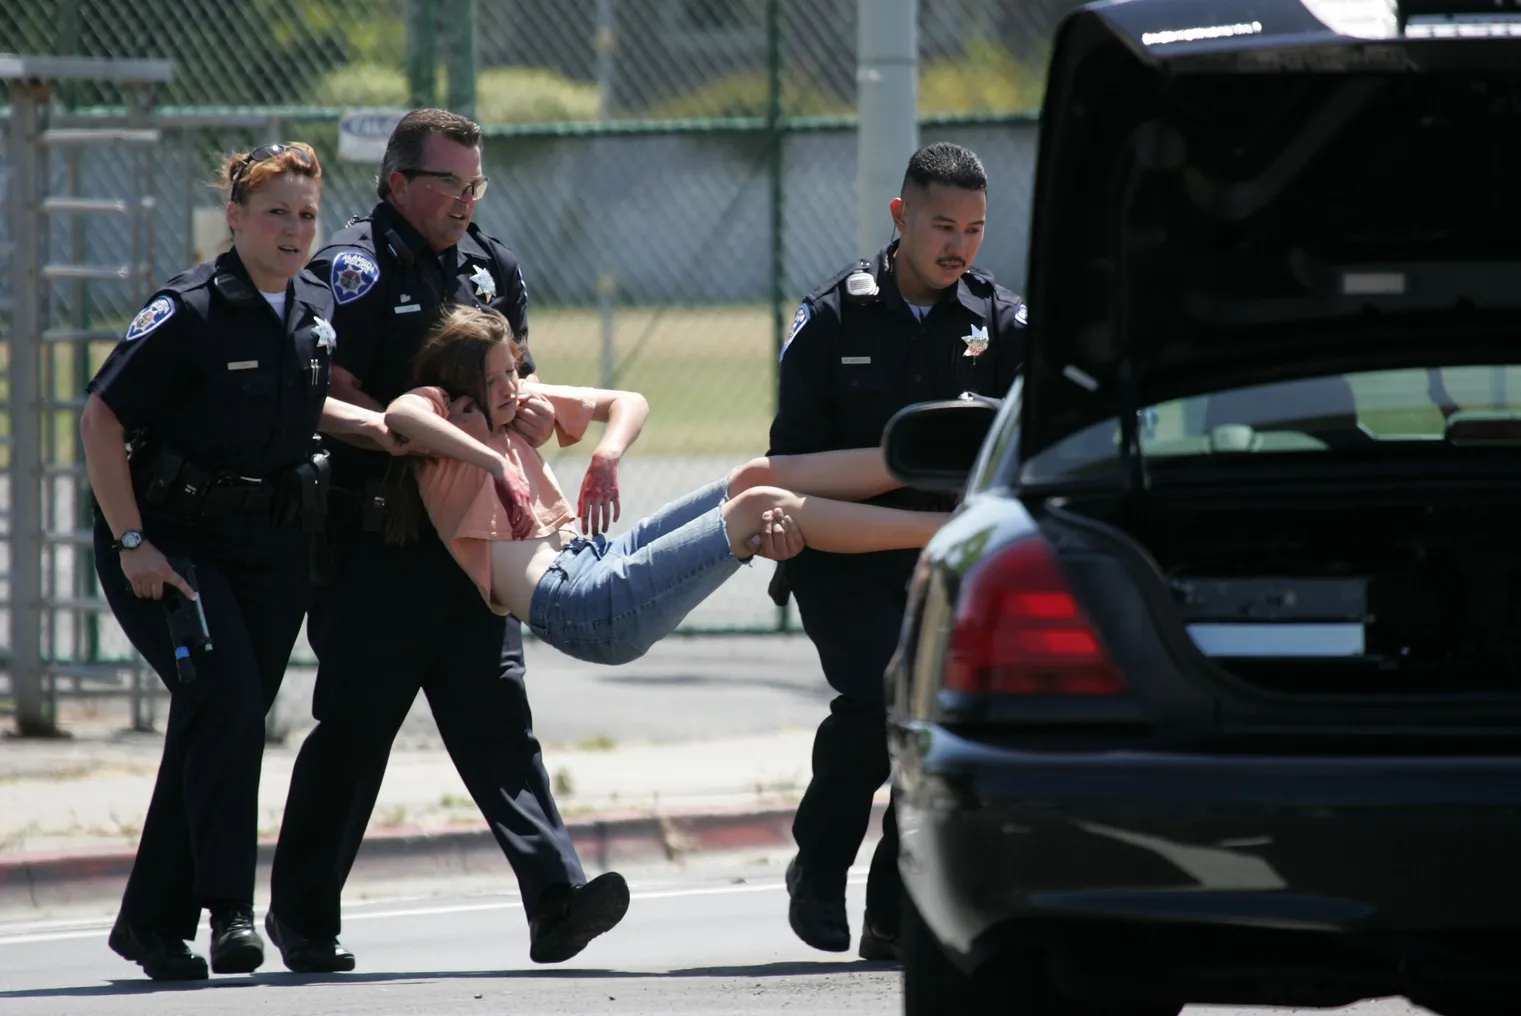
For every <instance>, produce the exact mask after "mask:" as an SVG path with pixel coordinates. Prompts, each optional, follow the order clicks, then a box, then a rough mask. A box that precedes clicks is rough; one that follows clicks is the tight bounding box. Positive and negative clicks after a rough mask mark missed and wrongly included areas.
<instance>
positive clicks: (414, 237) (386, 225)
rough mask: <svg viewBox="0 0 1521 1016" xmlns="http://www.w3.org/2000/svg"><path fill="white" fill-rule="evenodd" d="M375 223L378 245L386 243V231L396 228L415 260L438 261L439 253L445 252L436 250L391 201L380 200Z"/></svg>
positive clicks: (397, 233)
mask: <svg viewBox="0 0 1521 1016" xmlns="http://www.w3.org/2000/svg"><path fill="white" fill-rule="evenodd" d="M375 223H376V225H377V226H378V227H379V228H377V229H376V230H375V232H376V233H377V234H379V235H377V236H376V237H375V243H376V246H380V245H381V244H384V243H385V242H386V240H385V235H386V232H387V231H388V230H393V229H394V230H395V231H396V235H397V236H399V237H401V242H402V243H404V244H406V245H407V249H408V250H409V251H411V252H412V259H413V260H414V261H422V260H424V259H426V260H429V261H437V260H438V258H439V254H440V253H443V252H440V251H435V250H434V249H433V245H432V244H430V243H428V240H427V238H426V237H424V236H423V235H422V233H420V232H418V230H417V227H416V226H414V225H412V224H411V223H410V222H408V221H407V217H406V216H405V215H402V214H401V212H399V211H397V209H396V206H395V205H393V204H391V202H389V201H382V202H380V205H379V206H378V207H377V208H376V209H375Z"/></svg>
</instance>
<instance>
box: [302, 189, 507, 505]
mask: <svg viewBox="0 0 1521 1016" xmlns="http://www.w3.org/2000/svg"><path fill="white" fill-rule="evenodd" d="M306 278H307V281H309V282H311V283H314V284H320V285H325V286H326V287H327V288H328V290H329V292H330V294H331V298H332V302H333V305H334V308H333V326H334V328H335V329H336V330H337V333H338V344H337V351H336V353H335V358H334V362H335V363H336V364H337V365H338V366H340V367H342V368H343V369H344V370H347V371H348V372H349V373H351V374H353V375H354V376H355V378H357V379H358V382H359V386H360V389H361V390H362V391H363V392H364V393H365V394H366V395H368V396H370V397H371V398H373V399H375V400H376V401H378V402H379V403H380V404H381V405H382V406H385V405H387V404H389V403H390V401H391V400H392V399H394V398H396V397H397V396H398V395H401V394H402V393H404V392H406V391H407V390H409V389H410V388H412V387H413V385H412V378H411V363H412V359H413V357H414V356H415V355H416V354H417V352H418V350H419V349H421V348H422V345H423V342H424V341H425V340H426V338H427V336H428V333H429V331H430V330H431V329H432V328H433V326H434V325H435V324H437V323H438V321H439V319H440V318H441V317H442V316H443V313H444V310H445V309H446V308H447V307H448V306H450V305H454V304H466V305H476V306H482V307H491V308H493V309H494V310H498V311H500V312H501V313H502V314H503V315H504V316H505V317H506V318H507V320H508V322H509V323H510V324H511V325H512V330H513V333H514V334H515V335H516V336H517V338H518V340H519V341H520V342H522V343H524V344H525V346H524V359H523V364H522V366H521V367H520V369H519V373H520V374H522V375H525V376H526V375H528V374H532V373H533V372H534V371H535V369H536V368H535V366H534V362H533V357H532V355H531V354H529V353H528V351H527V347H526V343H527V340H528V290H527V287H526V286H525V285H524V282H523V272H522V270H521V269H520V268H519V267H518V261H517V258H516V257H515V256H514V255H513V253H512V251H511V250H509V249H508V248H507V247H506V246H505V245H504V244H502V243H501V242H499V241H497V240H495V239H493V238H491V237H489V236H487V235H486V234H484V233H482V232H481V231H480V229H479V228H478V227H476V225H475V224H474V223H471V225H470V229H469V231H468V232H467V233H466V234H465V236H464V237H463V238H462V239H461V240H460V242H459V243H458V244H457V245H456V246H454V247H451V248H449V249H448V250H446V251H444V252H443V253H441V254H439V253H435V252H434V251H433V250H432V248H431V247H430V246H429V245H428V242H427V240H425V239H424V238H423V236H422V234H421V233H419V232H418V231H417V230H416V229H414V228H413V227H412V225H411V223H409V222H407V220H406V219H405V218H403V217H402V215H401V214H400V213H399V212H397V211H396V210H395V209H394V208H392V207H391V205H390V204H389V203H387V202H384V201H382V202H381V203H380V204H378V205H376V206H375V209H374V210H373V211H372V212H371V213H370V215H369V216H367V217H365V218H360V219H355V220H353V221H352V222H350V223H349V225H347V226H346V227H344V228H343V229H342V230H340V231H338V232H337V233H335V234H334V235H333V237H332V238H331V240H329V242H328V244H327V245H326V246H325V247H323V248H322V249H321V250H320V251H318V252H317V255H316V257H314V258H313V259H312V261H311V263H310V264H309V265H308V266H307V269H306ZM330 444H331V449H332V454H333V463H334V482H335V483H336V484H338V485H340V486H343V485H352V484H354V483H355V482H356V481H357V480H359V478H361V477H371V478H375V477H379V476H381V475H383V474H384V472H385V470H386V466H387V461H388V456H386V455H385V454H383V453H380V452H373V451H366V450H362V449H358V448H354V447H353V446H350V445H344V444H341V443H338V442H331V443H330Z"/></svg>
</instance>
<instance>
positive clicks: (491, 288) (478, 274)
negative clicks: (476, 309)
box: [470, 265, 496, 303]
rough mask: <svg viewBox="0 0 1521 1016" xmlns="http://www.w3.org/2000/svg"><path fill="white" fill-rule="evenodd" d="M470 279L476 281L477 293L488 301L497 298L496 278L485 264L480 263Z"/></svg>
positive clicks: (480, 297)
mask: <svg viewBox="0 0 1521 1016" xmlns="http://www.w3.org/2000/svg"><path fill="white" fill-rule="evenodd" d="M470 281H471V282H473V283H475V295H476V296H477V297H478V298H479V299H482V300H485V301H486V302H487V303H490V302H491V301H492V300H495V299H496V280H495V279H493V278H492V277H491V273H490V272H488V271H486V266H485V265H478V266H477V267H476V269H475V274H474V275H472V276H470Z"/></svg>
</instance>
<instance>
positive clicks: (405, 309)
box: [395, 303, 422, 314]
mask: <svg viewBox="0 0 1521 1016" xmlns="http://www.w3.org/2000/svg"><path fill="white" fill-rule="evenodd" d="M421 310H422V305H421V304H417V303H405V304H402V305H401V306H400V307H397V308H396V310H395V313H397V314H416V313H418V312H419V311H421Z"/></svg>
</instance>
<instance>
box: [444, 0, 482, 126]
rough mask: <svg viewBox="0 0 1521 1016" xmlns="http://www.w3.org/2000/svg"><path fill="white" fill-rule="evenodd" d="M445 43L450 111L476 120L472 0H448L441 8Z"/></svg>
mask: <svg viewBox="0 0 1521 1016" xmlns="http://www.w3.org/2000/svg"><path fill="white" fill-rule="evenodd" d="M444 17H445V19H446V20H445V23H444V27H445V30H446V31H447V32H448V42H447V43H446V44H445V46H444V52H445V60H446V61H447V62H448V65H449V108H450V109H451V110H453V111H454V112H456V113H458V114H460V115H461V116H468V117H469V118H470V119H472V120H474V119H475V106H476V103H475V79H476V62H477V54H478V47H477V46H476V35H477V32H476V5H475V0H451V2H450V3H449V4H448V5H447V6H445V8H444Z"/></svg>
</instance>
